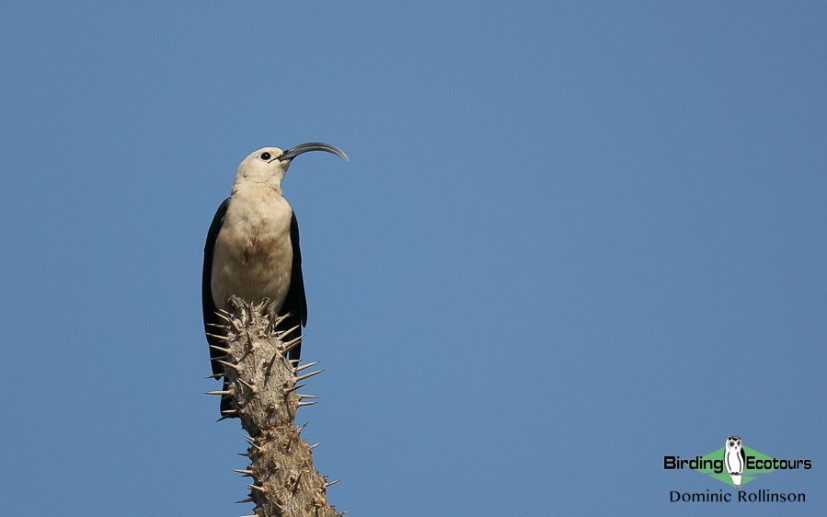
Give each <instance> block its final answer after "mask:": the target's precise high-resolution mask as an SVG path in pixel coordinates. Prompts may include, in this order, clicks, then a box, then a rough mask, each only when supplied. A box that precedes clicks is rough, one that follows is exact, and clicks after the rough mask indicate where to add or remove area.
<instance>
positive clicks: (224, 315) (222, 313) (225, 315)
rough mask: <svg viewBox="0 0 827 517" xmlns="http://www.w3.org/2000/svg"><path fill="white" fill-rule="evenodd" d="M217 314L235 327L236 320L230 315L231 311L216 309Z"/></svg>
mask: <svg viewBox="0 0 827 517" xmlns="http://www.w3.org/2000/svg"><path fill="white" fill-rule="evenodd" d="M215 315H216V316H218V317H219V318H221V319H222V320H224V321H226V322H227V323H229V324H231V325H232V326H233V327H235V322H234V321H233V319H232V318H231V317H230V313H229V312H226V311H216V313H215Z"/></svg>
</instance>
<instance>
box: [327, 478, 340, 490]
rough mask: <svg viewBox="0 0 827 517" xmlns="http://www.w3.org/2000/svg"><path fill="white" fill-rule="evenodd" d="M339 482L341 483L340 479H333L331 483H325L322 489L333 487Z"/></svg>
mask: <svg viewBox="0 0 827 517" xmlns="http://www.w3.org/2000/svg"><path fill="white" fill-rule="evenodd" d="M339 481H341V479H334V480H333V481H331V482H329V483H325V484H324V487H325V488H327V487H329V486H333V485H335V484H336V483H338V482H339Z"/></svg>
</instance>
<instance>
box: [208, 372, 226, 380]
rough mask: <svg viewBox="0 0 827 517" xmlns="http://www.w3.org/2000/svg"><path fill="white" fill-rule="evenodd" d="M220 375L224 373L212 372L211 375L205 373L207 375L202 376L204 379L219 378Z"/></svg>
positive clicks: (222, 375)
mask: <svg viewBox="0 0 827 517" xmlns="http://www.w3.org/2000/svg"><path fill="white" fill-rule="evenodd" d="M221 377H224V374H223V373H214V374H212V375H207V376H206V377H204V378H205V379H220V378H221Z"/></svg>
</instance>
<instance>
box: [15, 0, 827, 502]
mask: <svg viewBox="0 0 827 517" xmlns="http://www.w3.org/2000/svg"><path fill="white" fill-rule="evenodd" d="M825 17H827V8H825V7H824V5H822V4H819V3H816V2H726V3H720V2H623V3H621V2H588V3H587V2H510V3H504V2H467V1H456V2H444V1H443V2H433V1H429V0H423V1H420V2H415V3H399V2H328V1H319V2H276V1H269V2H262V1H243V2H192V1H181V2H175V3H174V5H173V4H172V3H170V2H155V1H150V2H140V3H131V4H127V3H124V2H104V1H84V2H73V3H66V2H55V1H32V2H25V3H21V2H17V3H11V2H5V3H4V4H3V5H2V6H0V60H2V61H0V62H2V66H3V70H4V72H3V80H2V81H0V119H2V122H0V168H2V171H3V178H4V181H3V193H4V196H3V203H2V208H0V231H2V235H3V238H4V245H3V246H2V247H0V264H2V266H3V267H2V275H0V288H1V289H2V292H3V293H4V297H3V301H2V302H0V303H2V310H1V311H0V321H2V326H3V343H4V346H3V349H4V351H5V359H4V366H3V373H4V375H5V387H6V396H5V398H4V403H3V415H4V416H3V421H2V426H0V464H2V478H3V479H2V482H1V483H0V507H2V513H3V514H4V515H5V514H7V515H35V516H52V515H84V516H96V515H112V514H114V515H120V516H133V515H134V516H145V515H215V516H224V515H243V514H245V513H250V511H249V510H250V507H249V505H239V504H234V501H236V500H238V499H242V498H244V497H246V496H245V493H246V488H245V487H244V481H243V480H242V479H241V478H240V477H239V476H238V475H237V474H234V473H233V472H232V471H231V469H233V468H243V467H244V462H243V461H242V459H243V458H241V457H240V456H237V453H238V452H240V451H242V450H243V448H244V446H245V441H244V440H243V438H242V432H241V429H240V426H239V425H238V423H237V422H234V421H229V422H221V423H217V424H216V423H214V420H215V418H216V417H217V412H218V401H217V400H215V398H213V397H207V396H204V395H202V393H203V392H204V391H207V390H210V389H215V387H216V385H217V384H216V383H215V382H214V381H211V380H205V379H204V378H203V377H204V376H205V375H207V374H208V373H209V370H210V366H209V361H208V351H207V345H206V342H205V341H204V337H203V333H202V327H201V314H200V311H201V308H200V274H201V272H200V269H201V261H202V248H203V243H204V238H205V235H206V231H207V228H208V226H209V223H210V221H211V218H212V215H213V212H214V210H215V209H216V207H217V206H218V204H219V203H220V202H221V201H222V200H223V199H224V197H226V196H227V195H228V193H229V189H230V185H231V183H232V179H233V175H234V173H235V168H236V166H237V165H238V163H239V162H240V161H241V160H242V159H243V158H244V157H245V156H246V155H247V154H248V153H250V152H251V151H253V150H255V149H257V148H259V147H262V146H269V145H275V146H279V147H289V146H292V145H295V144H298V143H301V142H305V141H312V140H322V141H327V142H330V143H333V144H336V145H338V146H340V147H342V148H343V149H344V150H345V151H346V152H347V153H348V154H349V155H350V158H351V161H350V163H343V162H341V161H339V160H337V159H336V158H334V157H332V156H329V155H324V154H321V153H316V154H314V155H307V156H303V157H302V158H301V159H299V160H297V161H296V162H295V163H294V164H293V166H292V168H291V170H290V173H289V174H288V176H287V179H286V181H285V184H284V187H285V195H286V197H287V198H288V199H289V200H290V202H291V203H292V205H293V207H294V209H295V211H296V212H297V214H298V218H299V222H300V225H301V228H302V244H303V248H302V249H303V257H304V267H305V269H304V273H305V282H306V288H307V295H308V305H309V322H308V327H307V329H306V335H307V338H306V340H305V342H304V346H303V357H304V358H305V359H306V360H308V361H313V360H320V361H321V365H322V366H323V367H324V368H325V369H326V370H327V372H326V373H325V374H324V375H322V376H319V377H316V378H314V379H313V380H312V382H311V383H310V384H309V386H308V387H309V388H312V392H314V393H315V394H317V395H319V396H320V397H321V398H320V404H319V405H317V406H313V407H312V408H307V409H303V410H302V412H301V414H300V417H299V418H300V420H303V421H308V422H309V425H308V427H307V429H306V430H305V432H304V436H305V438H306V439H308V440H309V441H310V442H315V441H321V442H322V446H321V447H319V448H318V449H316V453H315V459H316V466H317V468H319V469H320V470H321V471H322V472H323V473H325V474H328V475H330V476H331V477H332V478H342V480H343V481H342V482H341V483H340V484H339V485H336V486H335V487H333V488H331V490H330V494H329V495H330V500H331V502H332V503H333V504H336V505H337V507H338V508H339V509H341V510H347V511H348V512H349V513H348V514H349V515H355V516H363V517H364V516H367V517H370V516H386V515H394V516H396V517H408V516H417V517H419V516H423V515H429V516H430V515H433V516H442V515H445V516H458V515H469V516H472V515H473V516H488V515H491V516H494V515H607V514H629V515H632V514H634V515H645V514H652V515H654V514H660V515H663V514H676V515H730V514H739V513H746V512H750V513H751V514H752V515H775V514H777V513H778V512H779V511H783V512H788V514H790V515H824V514H825V512H827V505H825V503H824V499H825V498H824V495H823V490H824V487H825V486H827V475H825V470H824V467H823V465H824V464H825V459H827V445H825V442H824V440H823V437H824V435H825V432H826V431H827V418H825V409H824V404H823V398H824V393H825V390H826V389H827V383H825V367H827V357H825V340H827V318H825V311H827V267H825V264H827V236H825V235H826V234H825V222H827V221H825V219H826V217H825V215H826V214H825V199H827V170H826V167H825V165H827V101H825V99H827V97H825V93H824V92H826V91H827V67H825V63H827V32H825V31H824V20H825ZM729 434H740V435H742V436H743V437H744V443H745V445H746V446H748V447H751V448H753V449H756V450H758V451H761V452H762V453H764V454H768V455H771V456H776V457H778V458H790V459H794V458H808V459H811V460H812V461H813V469H811V470H808V471H786V472H784V471H782V472H774V473H771V474H768V475H766V476H765V477H761V478H759V479H758V480H756V481H754V482H752V483H751V484H750V485H748V486H747V489H749V490H750V491H754V490H758V489H761V488H763V489H768V490H772V491H774V492H789V491H795V492H801V491H803V492H805V493H806V494H807V497H808V501H807V503H806V504H799V505H795V506H792V507H791V506H789V505H788V506H783V507H779V506H774V505H767V504H763V505H762V504H753V505H750V506H744V505H736V504H734V503H733V504H731V505H717V506H716V505H699V504H670V503H669V502H668V497H669V491H670V490H679V491H696V492H697V491H701V492H703V491H706V490H707V489H709V490H713V491H717V490H718V489H719V488H725V489H726V485H723V484H721V483H719V482H717V481H714V480H710V479H709V478H707V477H706V476H704V475H702V474H699V473H696V472H688V471H665V470H663V468H662V467H663V456H664V455H680V456H681V457H684V458H691V457H693V456H694V455H696V454H700V455H703V454H706V453H708V452H710V451H713V450H715V449H718V448H720V447H722V446H723V444H724V440H725V438H726V436H727V435H729Z"/></svg>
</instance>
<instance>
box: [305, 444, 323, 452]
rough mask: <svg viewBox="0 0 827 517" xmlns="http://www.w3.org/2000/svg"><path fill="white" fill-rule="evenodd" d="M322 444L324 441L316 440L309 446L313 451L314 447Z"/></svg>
mask: <svg viewBox="0 0 827 517" xmlns="http://www.w3.org/2000/svg"><path fill="white" fill-rule="evenodd" d="M321 444H322V442H316V443H314V444H313V445H308V447H310V450H311V451H312V450H313V449H315V448H316V447H318V446H319V445H321Z"/></svg>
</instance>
